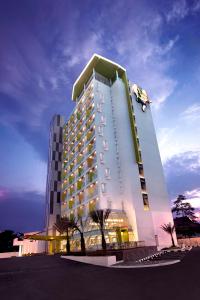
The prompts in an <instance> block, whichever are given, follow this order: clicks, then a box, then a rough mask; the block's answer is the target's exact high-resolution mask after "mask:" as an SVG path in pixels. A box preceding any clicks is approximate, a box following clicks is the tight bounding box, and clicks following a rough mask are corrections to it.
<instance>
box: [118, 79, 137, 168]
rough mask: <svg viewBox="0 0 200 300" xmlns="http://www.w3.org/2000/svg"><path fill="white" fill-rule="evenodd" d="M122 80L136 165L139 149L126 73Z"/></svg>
mask: <svg viewBox="0 0 200 300" xmlns="http://www.w3.org/2000/svg"><path fill="white" fill-rule="evenodd" d="M122 80H123V82H124V85H125V89H126V98H127V104H128V113H129V119H130V125H131V132H132V138H133V148H134V152H135V159H136V162H137V163H140V162H141V160H140V154H139V148H138V143H137V133H136V130H135V120H134V118H133V113H132V107H131V98H130V94H129V88H128V80H127V76H126V73H124V74H123V75H122Z"/></svg>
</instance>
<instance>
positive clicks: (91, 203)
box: [88, 200, 97, 212]
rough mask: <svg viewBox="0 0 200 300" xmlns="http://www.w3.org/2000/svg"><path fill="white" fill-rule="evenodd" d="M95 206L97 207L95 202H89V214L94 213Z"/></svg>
mask: <svg viewBox="0 0 200 300" xmlns="http://www.w3.org/2000/svg"><path fill="white" fill-rule="evenodd" d="M96 205H97V203H96V200H91V201H90V202H89V205H88V208H89V212H92V211H94V210H95V209H96Z"/></svg>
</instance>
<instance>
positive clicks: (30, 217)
mask: <svg viewBox="0 0 200 300" xmlns="http://www.w3.org/2000/svg"><path fill="white" fill-rule="evenodd" d="M0 191H1V192H0V195H1V196H0V230H5V229H12V230H14V231H21V232H29V231H37V230H42V229H43V228H44V214H45V199H44V195H43V194H40V193H38V192H35V191H21V192H19V191H17V190H9V189H7V188H4V187H0ZM2 191H3V194H2ZM11 216H12V217H11Z"/></svg>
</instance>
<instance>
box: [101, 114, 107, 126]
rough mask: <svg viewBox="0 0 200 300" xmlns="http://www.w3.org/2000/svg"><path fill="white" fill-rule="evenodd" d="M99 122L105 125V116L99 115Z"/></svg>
mask: <svg viewBox="0 0 200 300" xmlns="http://www.w3.org/2000/svg"><path fill="white" fill-rule="evenodd" d="M101 124H102V125H106V118H105V116H103V115H102V116H101Z"/></svg>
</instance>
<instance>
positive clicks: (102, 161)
mask: <svg viewBox="0 0 200 300" xmlns="http://www.w3.org/2000/svg"><path fill="white" fill-rule="evenodd" d="M99 157H100V163H102V164H103V163H104V154H103V152H100V153H99Z"/></svg>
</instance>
